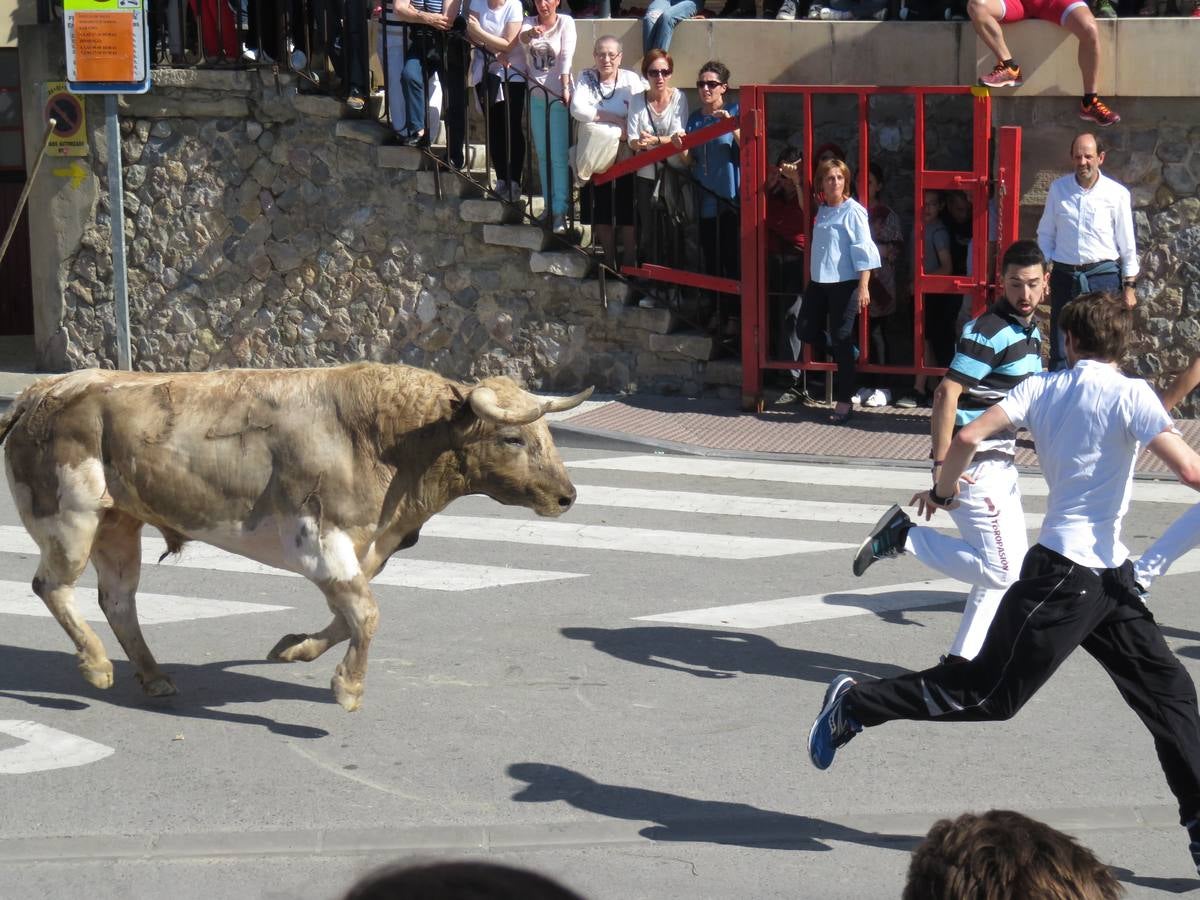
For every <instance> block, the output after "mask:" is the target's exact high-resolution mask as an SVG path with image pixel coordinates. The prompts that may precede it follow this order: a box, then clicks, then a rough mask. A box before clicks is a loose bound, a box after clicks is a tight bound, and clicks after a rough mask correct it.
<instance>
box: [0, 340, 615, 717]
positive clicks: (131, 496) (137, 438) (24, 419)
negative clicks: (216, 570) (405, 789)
mask: <svg viewBox="0 0 1200 900" xmlns="http://www.w3.org/2000/svg"><path fill="white" fill-rule="evenodd" d="M590 394H591V390H590V389H588V390H587V391H585V392H583V393H582V394H579V395H577V396H575V397H571V398H569V399H565V400H551V401H539V400H537V399H536V398H534V397H532V396H531V395H529V394H527V393H525V392H524V391H523V390H521V389H520V388H519V387H517V385H516V384H514V383H513V382H512V381H511V380H509V379H507V378H489V379H487V380H485V381H482V382H480V383H479V384H478V385H476V386H475V387H466V386H463V385H460V384H456V383H454V382H452V381H448V380H447V379H445V378H443V377H441V376H440V375H437V374H435V373H433V372H428V371H425V370H423V369H413V368H407V367H404V366H383V365H374V364H370V363H358V364H355V365H348V366H341V367H338V368H331V369H296V370H286V369H285V370H274V371H256V370H245V369H242V370H228V371H219V372H202V373H191V374H151V373H127V372H113V371H102V370H96V369H92V370H87V371H80V372H73V373H70V374H67V375H57V376H51V377H48V378H44V379H42V380H40V381H38V382H36V383H35V384H33V385H32V386H31V387H29V388H28V389H27V390H26V391H24V392H23V393H22V394H21V395H20V396H19V397H18V398H17V400H16V402H15V403H14V405H13V408H12V409H11V410H10V411H9V413H8V414H7V415H5V416H3V417H0V442H4V441H5V439H6V437H7V446H6V453H5V461H6V469H7V473H8V483H9V486H10V488H11V490H12V493H13V497H14V499H15V500H16V504H17V509H18V511H19V512H20V515H21V521H22V522H23V523H24V524H25V527H26V529H28V531H29V533H30V535H32V536H33V539H34V540H35V541H36V542H37V544H38V547H39V548H40V550H41V561H40V563H39V565H38V570H37V575H36V576H35V577H34V579H33V590H34V591H35V592H36V593H37V595H38V596H39V597H41V598H42V600H43V601H44V602H45V603H46V605H47V606H48V607H49V608H50V611H51V613H53V615H54V617H55V618H56V619H57V620H58V622H59V624H61V625H62V627H63V628H64V629H65V630H66V632H67V634H68V635H69V636H70V637H71V640H72V641H73V642H74V643H75V646H76V648H77V653H76V656H77V657H78V659H79V668H80V671H81V672H82V673H83V677H84V678H85V679H87V680H88V681H89V682H90V683H91V684H93V685H95V686H96V687H99V688H107V687H110V686H111V685H112V680H113V668H112V663H111V662H110V661H109V659H108V656H107V655H106V653H105V651H104V646H103V645H102V644H101V642H100V639H99V638H98V637H97V636H96V634H95V632H93V631H92V629H91V627H90V626H89V625H88V624H87V622H86V621H84V619H83V618H82V617H81V616H80V615H79V613H78V612H77V611H76V609H75V605H74V602H73V601H74V585H75V582H76V581H77V580H78V579H79V576H80V575H81V574H82V572H83V570H84V567H85V566H86V565H87V562H88V560H89V558H90V559H91V561H92V565H93V566H94V567H95V569H96V574H97V576H98V580H99V596H100V607H101V608H102V609H103V610H104V615H105V616H106V617H107V619H108V622H109V624H110V625H111V626H112V629H113V633H114V634H116V636H117V640H118V641H120V643H121V646H122V647H123V648H124V649H125V653H126V654H127V655H128V657H129V660H130V661H131V662H132V663H133V665H134V666H135V667H136V669H137V675H138V678H139V680H140V681H141V683H142V686H143V689H144V690H145V691H146V693H148V694H151V695H154V696H163V695H168V694H173V693H174V692H175V686H174V684H172V682H171V679H170V678H168V677H167V676H166V675H165V674H163V672H162V671H161V670H160V669H159V667H158V663H157V662H155V660H154V657H153V655H152V654H151V653H150V649H149V648H148V647H147V646H146V641H145V639H144V638H143V636H142V631H141V627H140V626H139V624H138V620H137V608H136V602H135V593H136V591H137V586H138V576H139V570H140V565H141V531H142V526H143V525H153V526H154V527H155V528H157V529H158V530H159V531H161V532H162V534H163V537H164V538H166V541H167V546H168V548H169V549H170V551H171V552H178V551H179V549H180V548H181V547H182V546H183V543H184V542H185V541H189V540H198V541H205V542H207V543H210V544H214V545H216V546H217V547H221V548H222V549H225V550H228V551H230V552H233V553H238V554H241V555H243V556H248V557H250V558H251V559H255V560H258V561H259V562H262V563H266V564H268V565H272V566H277V567H279V568H283V569H288V570H290V571H292V572H297V573H299V574H301V575H304V576H305V577H307V578H308V579H309V580H311V581H312V582H313V583H314V584H316V585H317V587H319V588H320V589H321V592H322V593H323V594H324V595H325V598H326V600H327V601H328V603H329V607H330V609H332V610H333V621H332V622H330V623H329V625H327V626H326V627H325V628H324V629H322V630H321V631H318V632H317V633H315V634H311V635H304V634H299V635H295V634H293V635H286V636H284V637H283V638H282V639H281V640H280V641H279V643H277V644H276V645H275V647H274V649H272V650H271V652H270V655H269V656H270V658H271V659H277V660H285V661H289V662H290V661H294V660H313V659H316V658H317V657H318V656H320V655H321V654H322V653H324V652H325V651H326V650H327V649H329V648H330V647H331V646H333V645H334V644H337V643H340V642H341V641H344V640H346V639H347V638H349V640H350V646H349V649H348V650H347V651H346V656H345V658H344V659H343V660H342V662H341V663H340V664H339V665H338V667H337V669H336V671H335V673H334V676H333V681H332V687H333V692H334V696H335V697H336V698H337V701H338V702H339V703H340V704H341V705H342V706H344V707H345V708H346V709H348V710H353V709H357V708H358V706H359V704H360V703H361V702H362V692H363V679H364V677H365V675H366V668H367V651H368V648H369V646H370V643H371V636H372V635H373V634H374V633H375V628H376V625H377V623H378V619H379V610H378V607H377V605H376V602H375V597H374V596H373V594H372V593H371V589H370V587H369V584H368V582H370V580H371V579H372V578H373V577H374V576H375V574H376V573H377V572H378V571H379V570H380V569H381V568H382V567H383V565H384V563H385V562H386V561H387V559H388V557H389V556H391V555H392V554H393V553H395V552H396V551H397V550H401V549H404V548H405V547H410V546H412V544H414V543H415V542H416V540H417V535H418V532H419V531H420V528H421V525H422V524H424V522H425V521H426V520H427V519H429V518H430V516H432V515H434V514H435V513H437V512H439V511H440V510H441V509H443V508H444V507H445V506H446V505H447V504H448V503H450V501H452V500H454V499H455V498H457V497H461V496H463V495H465V494H486V495H487V496H489V497H492V498H493V499H495V500H498V501H499V502H501V503H506V504H510V505H519V506H527V507H529V508H530V509H532V510H533V511H534V512H536V513H538V514H539V515H543V516H558V515H561V514H562V513H564V512H566V511H567V510H568V509H570V507H571V504H572V503H573V502H574V500H575V488H574V487H573V486H572V484H571V481H570V478H569V477H568V475H567V471H566V469H565V467H564V466H563V464H562V460H561V459H559V456H558V451H557V450H556V449H555V447H554V443H553V440H552V439H551V437H550V431H549V428H548V427H547V426H546V422H545V420H544V419H543V418H542V417H543V415H544V414H545V413H546V412H549V411H556V410H563V409H570V408H572V407H574V406H577V405H578V404H579V403H582V402H583V401H584V400H585V399H586V398H587V397H588V396H589V395H590Z"/></svg>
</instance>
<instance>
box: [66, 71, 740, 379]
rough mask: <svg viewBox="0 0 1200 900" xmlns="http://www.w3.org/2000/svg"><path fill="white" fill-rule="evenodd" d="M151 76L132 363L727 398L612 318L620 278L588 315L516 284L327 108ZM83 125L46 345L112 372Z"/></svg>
mask: <svg viewBox="0 0 1200 900" xmlns="http://www.w3.org/2000/svg"><path fill="white" fill-rule="evenodd" d="M156 75H157V83H156V87H155V90H154V92H153V93H152V94H149V95H146V96H142V97H132V96H131V97H127V98H124V99H123V100H122V113H121V123H120V124H121V133H122V141H123V146H122V153H123V163H124V166H123V171H124V179H125V185H124V186H125V193H124V196H125V214H126V226H125V230H126V244H127V261H128V272H129V275H128V280H129V301H130V322H131V329H130V330H131V342H132V350H133V361H134V366H135V368H139V369H145V370H162V369H179V368H187V369H205V368H214V367H222V366H253V367H275V366H317V365H329V364H335V363H340V362H345V361H350V360H358V359H370V360H378V361H383V362H402V363H408V364H412V365H418V366H425V367H429V368H432V369H435V370H437V371H441V372H443V373H446V374H449V375H453V376H455V377H460V378H476V377H484V376H487V375H490V374H495V373H501V372H503V373H508V374H512V375H515V376H517V377H520V378H522V379H524V380H525V382H526V383H527V384H529V385H530V386H531V387H534V388H542V389H562V390H570V389H577V388H578V387H579V386H580V385H585V384H595V385H596V386H597V388H598V389H599V390H602V391H623V390H649V391H680V392H685V393H690V394H698V393H701V392H703V391H704V390H705V389H706V387H709V388H711V387H714V386H724V387H726V388H729V389H730V390H732V386H733V385H735V384H737V377H738V376H737V369H736V367H732V368H731V367H730V366H729V365H728V364H721V363H709V362H708V361H707V356H708V349H709V347H710V346H711V344H705V346H703V347H701V346H699V344H700V343H704V341H700V342H696V341H695V340H690V341H689V340H688V339H687V338H688V337H689V336H687V335H678V336H677V335H670V334H667V333H666V332H668V331H669V330H670V329H671V327H672V325H673V323H672V321H671V316H670V314H669V313H668V312H666V311H665V310H640V309H637V308H636V307H634V308H627V307H624V306H623V305H621V304H620V302H619V299H620V289H621V287H622V286H621V285H619V284H617V285H616V286H615V288H616V290H614V294H615V295H616V297H617V301H616V302H614V303H613V304H610V305H609V306H608V308H607V309H606V308H605V305H604V304H603V303H602V301H601V295H600V285H599V283H598V282H597V281H594V280H584V279H578V278H571V277H559V276H556V275H554V274H539V273H535V272H533V271H531V266H530V253H529V250H528V249H519V248H511V247H504V246H495V245H493V244H490V243H487V242H485V240H484V238H483V228H484V226H481V225H479V224H475V223H473V222H469V221H464V218H463V215H462V213H463V210H462V204H463V203H464V202H471V201H464V200H461V199H459V198H458V197H457V196H454V193H455V192H454V191H453V190H448V191H447V195H446V196H445V197H443V198H442V199H440V200H439V199H438V198H436V197H434V196H430V195H428V194H426V193H422V192H421V191H420V188H421V186H422V181H421V180H422V179H423V178H424V179H428V178H429V177H430V175H431V173H429V172H409V171H403V170H397V169H386V168H381V167H380V165H379V160H378V155H379V153H380V150H381V148H379V147H378V146H376V145H374V144H373V143H363V142H360V141H356V140H352V139H344V138H343V139H338V138H336V137H335V132H336V131H337V130H338V124H339V120H338V118H337V117H338V116H339V115H340V114H341V111H342V109H343V107H342V104H340V103H338V102H337V101H334V100H332V99H328V98H324V97H311V96H304V95H300V94H297V93H296V91H295V85H294V84H292V83H289V81H288V80H286V79H284V80H283V82H282V90H281V91H280V92H278V93H277V92H276V86H275V82H274V79H273V78H272V77H271V76H270V74H269V73H268V74H267V75H266V76H265V77H261V76H259V75H258V74H253V73H231V72H199V71H190V72H181V71H177V72H160V73H156ZM172 84H175V85H178V86H175V87H172V86H171V85H172ZM185 85H186V86H185ZM102 121H103V120H102V116H101V115H100V114H99V111H98V110H97V111H95V114H94V115H92V117H91V118H90V122H91V123H93V126H94V127H93V133H92V135H91V139H92V142H93V146H95V147H96V159H95V160H94V164H93V169H94V170H95V172H96V173H97V175H98V177H99V183H100V190H99V193H98V197H97V199H96V200H95V216H94V224H92V225H90V226H89V227H87V228H86V229H85V231H84V234H83V237H82V240H81V241H80V244H79V246H78V248H77V249H76V250H75V251H74V252H73V253H72V254H70V255H69V257H68V258H67V259H65V260H64V261H63V263H62V270H61V280H62V284H63V294H62V296H63V310H62V338H63V339H62V340H60V341H56V342H53V345H54V346H62V347H64V348H65V351H64V358H63V359H62V360H61V364H62V365H65V366H66V367H68V368H78V367H83V366H96V365H100V366H111V365H112V364H113V361H114V360H115V320H114V313H113V304H112V302H111V299H112V294H111V288H110V282H111V254H110V250H109V218H108V210H107V206H106V203H107V195H108V193H107V184H106V178H105V160H106V159H107V154H106V148H105V146H104V134H103V128H102ZM409 152H410V153H411V152H412V151H409ZM444 182H445V183H446V185H447V188H448V189H449V188H453V186H454V184H456V183H458V182H457V179H456V178H455V177H454V176H450V175H447V176H445V177H444ZM476 202H478V201H476ZM496 207H497V208H499V207H498V205H496ZM530 231H533V232H534V234H535V235H536V238H537V239H539V240H540V238H541V232H540V231H536V230H535V229H530ZM612 289H613V287H612V285H611V284H610V290H612Z"/></svg>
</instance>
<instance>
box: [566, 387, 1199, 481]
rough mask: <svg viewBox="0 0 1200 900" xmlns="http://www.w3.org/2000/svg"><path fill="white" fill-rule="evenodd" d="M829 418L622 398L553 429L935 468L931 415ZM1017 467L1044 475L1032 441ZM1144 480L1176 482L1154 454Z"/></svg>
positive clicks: (799, 408) (803, 411)
mask: <svg viewBox="0 0 1200 900" xmlns="http://www.w3.org/2000/svg"><path fill="white" fill-rule="evenodd" d="M830 410H831V407H830V406H827V405H825V404H823V403H814V404H808V405H800V404H796V405H792V406H780V407H773V406H770V405H768V406H767V408H766V409H765V410H764V411H763V412H761V413H753V412H743V411H742V410H740V409H739V408H738V406H737V404H736V403H733V402H729V401H720V400H692V399H687V398H669V397H651V396H622V397H610V398H604V399H599V400H593V401H589V402H588V403H586V404H584V405H583V406H582V407H580V408H579V409H576V410H572V411H571V412H568V413H563V414H561V415H560V416H559V417H557V418H556V419H555V421H554V422H553V426H552V427H553V428H554V430H555V431H556V432H558V433H561V434H568V435H577V436H583V437H588V438H591V439H594V440H608V441H617V442H622V443H627V444H634V445H641V446H645V447H647V448H652V449H656V450H668V451H672V452H678V453H691V454H699V455H713V456H717V455H719V456H745V457H751V458H764V459H780V460H790V459H796V460H821V461H825V462H844V463H848V464H849V463H864V462H881V463H892V464H896V465H902V466H905V467H924V466H927V465H928V464H929V415H930V411H929V410H928V409H896V408H894V407H881V408H876V409H861V410H856V411H855V413H854V416H853V417H852V418H851V419H850V421H849V422H848V423H847V424H845V425H830V424H829V423H828V421H827V419H828V417H829V413H830ZM1177 424H1178V425H1179V429H1180V431H1181V432H1182V433H1183V436H1184V438H1185V439H1186V440H1187V441H1188V443H1190V444H1191V445H1192V446H1193V447H1195V446H1200V421H1197V420H1192V419H1188V420H1180V421H1179V422H1178V423H1177ZM1017 464H1018V465H1019V466H1021V467H1022V468H1027V469H1036V468H1037V465H1038V463H1037V454H1036V453H1035V452H1034V449H1033V442H1032V441H1031V440H1030V439H1029V437H1028V435H1026V436H1025V437H1024V438H1022V439H1019V440H1018V448H1017ZM1137 474H1138V475H1139V476H1141V477H1149V478H1170V477H1171V475H1170V472H1169V471H1168V470H1167V469H1166V467H1165V466H1163V465H1162V463H1161V462H1159V460H1158V459H1157V458H1156V457H1154V456H1152V455H1150V454H1149V453H1143V454H1142V456H1141V458H1140V459H1139V460H1138V465H1137Z"/></svg>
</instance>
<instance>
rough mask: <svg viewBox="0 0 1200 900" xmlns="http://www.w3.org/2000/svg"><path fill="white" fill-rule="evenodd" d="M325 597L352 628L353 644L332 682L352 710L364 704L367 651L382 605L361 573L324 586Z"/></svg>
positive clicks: (351, 643)
mask: <svg viewBox="0 0 1200 900" xmlns="http://www.w3.org/2000/svg"><path fill="white" fill-rule="evenodd" d="M323 590H324V592H325V599H326V600H327V601H328V602H329V606H330V608H331V609H332V610H333V611H334V614H335V615H340V616H341V618H342V619H343V620H344V621H345V623H346V625H347V627H348V628H349V629H350V646H349V647H348V648H347V649H346V655H345V657H343V659H342V661H341V662H340V663H338V666H337V669H335V670H334V673H333V680H332V681H331V682H330V686H331V687H332V688H333V696H334V697H336V698H337V702H338V703H340V704H341V705H342V706H343V707H344V708H345V709H347V710H348V711H350V712H354V710H356V709H358V707H359V706H360V705H361V704H362V695H363V681H364V680H365V679H366V677H367V652H368V651H369V650H370V647H371V638H372V637H374V636H375V629H376V628H377V627H378V626H379V605H378V604H377V603H376V602H375V596H374V595H373V594H372V593H371V588H370V587H369V586H368V584H367V579H366V578H365V577H363V575H361V574H359V575H358V576H357V577H355V578H354V579H353V580H352V581H338V582H333V583H332V584H328V585H326V586H325V587H324V588H323Z"/></svg>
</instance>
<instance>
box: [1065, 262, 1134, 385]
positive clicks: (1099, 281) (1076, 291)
mask: <svg viewBox="0 0 1200 900" xmlns="http://www.w3.org/2000/svg"><path fill="white" fill-rule="evenodd" d="M1108 267H1109V268H1111V269H1112V271H1111V272H1104V273H1101V274H1096V275H1091V274H1087V273H1084V274H1085V275H1086V277H1087V286H1088V290H1089V291H1108V292H1109V293H1110V294H1120V293H1121V268H1120V266H1119V265H1118V264H1116V263H1111V264H1109V266H1108ZM1082 293H1083V288H1082V285H1081V284H1080V282H1079V273H1077V272H1068V271H1066V270H1065V269H1063V268H1061V267H1060V266H1055V267H1054V270H1053V271H1052V272H1051V273H1050V360H1049V366H1048V368H1049V369H1050V371H1051V372H1057V371H1058V370H1059V369H1065V368H1066V367H1067V342H1066V338H1065V337H1064V336H1063V333H1062V331H1061V330H1060V329H1059V327H1058V316H1059V314H1060V313H1061V312H1062V309H1063V307H1064V306H1066V305H1067V302H1068V301H1070V300H1074V299H1075V298H1076V297H1078V296H1079V295H1080V294H1082Z"/></svg>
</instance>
